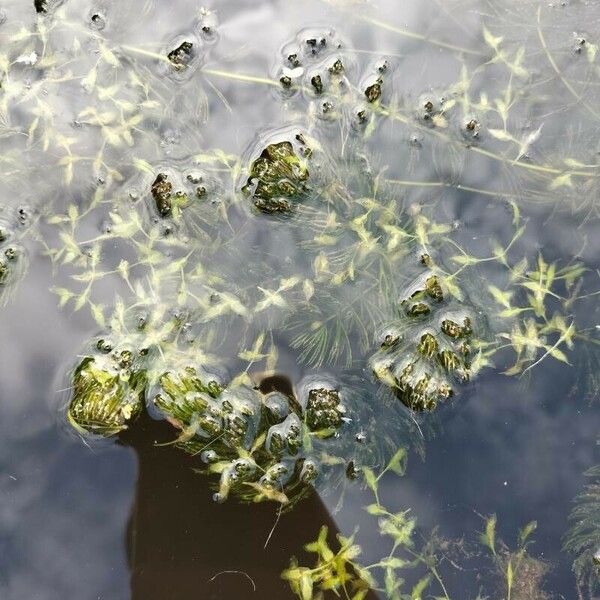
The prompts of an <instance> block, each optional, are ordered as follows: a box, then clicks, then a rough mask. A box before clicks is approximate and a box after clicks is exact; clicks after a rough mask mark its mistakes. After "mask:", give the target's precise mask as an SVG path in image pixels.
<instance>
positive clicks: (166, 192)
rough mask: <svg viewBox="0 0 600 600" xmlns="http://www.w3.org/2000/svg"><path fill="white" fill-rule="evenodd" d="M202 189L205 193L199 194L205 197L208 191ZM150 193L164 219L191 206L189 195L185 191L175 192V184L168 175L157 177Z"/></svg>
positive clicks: (163, 174) (162, 174) (161, 174)
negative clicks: (175, 211)
mask: <svg viewBox="0 0 600 600" xmlns="http://www.w3.org/2000/svg"><path fill="white" fill-rule="evenodd" d="M198 189H200V188H198ZM202 189H203V190H204V192H203V193H202V194H199V196H203V195H204V194H205V193H206V189H205V188H202ZM150 191H151V193H152V198H153V199H154V203H155V205H156V210H157V211H158V214H159V215H160V216H161V217H163V218H165V217H171V216H172V215H173V211H174V210H175V209H179V208H183V207H185V206H186V205H187V204H189V199H188V195H187V194H186V193H185V192H183V191H180V190H175V189H174V188H173V183H172V182H171V181H170V179H169V176H168V174H166V173H159V174H158V175H157V176H156V179H155V180H154V182H153V183H152V187H151V188H150Z"/></svg>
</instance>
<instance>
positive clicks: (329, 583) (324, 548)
mask: <svg viewBox="0 0 600 600" xmlns="http://www.w3.org/2000/svg"><path fill="white" fill-rule="evenodd" d="M406 458H407V452H406V450H405V449H404V448H401V449H400V450H398V451H397V452H396V454H395V455H394V456H393V457H392V459H391V461H390V462H389V463H388V465H387V466H386V467H385V468H384V469H383V470H382V471H381V472H380V473H379V475H377V476H376V475H375V473H374V472H373V471H372V470H371V469H369V468H365V469H363V473H362V474H363V478H364V481H365V483H366V485H367V487H368V488H369V489H370V491H371V492H372V494H373V499H374V502H373V503H372V504H369V505H368V506H367V507H365V510H366V511H367V512H368V513H369V514H370V515H373V517H375V518H377V521H378V529H379V533H380V535H381V536H382V538H384V540H386V541H387V542H389V545H390V548H391V549H390V552H389V554H386V555H383V556H382V557H381V558H380V559H379V560H377V561H376V562H374V563H372V564H369V565H365V564H362V563H361V562H359V560H358V557H359V556H360V554H361V547H360V545H359V544H358V543H357V541H356V539H357V538H358V537H359V536H358V534H357V532H354V534H353V535H352V536H350V537H349V538H346V537H344V536H342V535H340V534H338V545H339V550H337V552H336V551H335V548H332V547H331V546H330V545H329V543H328V536H327V528H326V527H322V528H321V530H320V532H319V535H318V537H317V539H316V540H315V541H314V542H311V543H309V544H307V545H306V546H305V549H306V550H307V551H309V552H314V553H315V554H316V555H317V556H316V564H315V566H314V567H306V566H302V565H300V564H299V563H298V561H297V560H296V559H295V558H292V559H291V561H290V566H289V568H288V569H286V570H285V571H283V573H282V577H283V579H285V580H287V581H288V582H289V584H290V587H291V589H292V591H293V592H294V593H295V594H296V596H297V597H298V598H300V599H301V600H312V599H315V600H317V599H320V598H324V597H325V595H324V594H325V593H326V592H327V591H329V590H331V591H333V592H334V593H335V594H336V595H337V596H341V597H343V598H346V599H352V600H355V599H360V598H364V597H365V596H366V595H367V593H368V591H369V590H376V591H379V592H381V593H383V594H384V597H386V598H389V599H390V600H418V599H419V598H422V597H425V595H426V594H427V595H428V597H429V596H431V597H435V598H444V599H445V600H451V598H458V597H464V596H454V595H453V593H452V591H451V588H450V587H449V584H448V583H447V579H449V575H451V572H446V571H448V569H459V570H460V571H461V572H462V573H463V574H464V573H465V572H466V571H467V569H466V568H465V567H466V565H467V564H470V563H474V562H476V561H481V560H486V561H488V562H491V569H490V573H491V577H489V578H488V580H487V582H488V584H489V590H490V591H492V592H493V593H498V594H501V597H503V598H506V599H507V600H510V599H511V598H512V599H516V598H518V599H522V600H534V599H539V600H545V599H547V598H550V596H549V595H548V594H547V593H546V592H545V591H544V589H543V587H542V585H543V579H544V576H545V574H546V572H547V571H548V566H547V565H546V564H545V563H543V562H542V561H541V560H539V559H537V558H535V557H534V556H532V555H531V554H530V553H529V546H530V545H531V544H532V540H531V536H532V534H533V533H534V531H535V530H536V527H537V524H536V523H535V522H534V521H533V522H531V523H528V524H527V525H526V526H525V527H523V528H522V529H521V530H520V532H519V535H518V539H517V545H516V548H515V549H514V550H511V549H509V547H508V546H507V545H506V544H504V543H503V542H502V541H500V540H498V539H497V535H496V524H497V519H496V516H495V515H492V516H491V517H488V518H487V519H484V531H483V533H481V535H480V536H479V538H480V539H479V544H482V545H483V546H485V548H486V549H487V552H488V553H487V556H485V555H483V554H482V552H481V546H479V545H478V546H473V545H472V544H468V543H466V542H465V540H447V539H444V538H442V537H440V535H439V533H438V532H437V531H433V532H432V533H431V536H430V537H429V538H424V539H423V540H422V541H420V542H419V541H418V540H417V539H416V538H417V536H416V528H417V522H416V518H415V517H414V516H413V515H412V514H411V510H410V509H406V510H401V511H396V512H392V511H389V510H388V509H387V508H385V506H384V505H383V504H382V503H381V499H380V490H379V482H380V481H381V478H382V477H384V476H385V474H386V473H392V472H394V473H396V475H399V476H402V475H404V474H405V472H406ZM474 571H475V573H476V574H477V578H478V580H479V581H478V586H477V587H478V588H479V593H478V595H477V598H487V597H489V596H487V595H485V591H484V588H483V585H482V584H483V583H485V582H486V580H485V579H484V578H483V577H481V573H482V572H483V569H482V568H481V566H479V567H478V568H475V569H474ZM407 578H408V579H409V581H410V580H414V581H415V583H414V584H409V583H408V582H407ZM461 593H464V589H463V591H462V592H461Z"/></svg>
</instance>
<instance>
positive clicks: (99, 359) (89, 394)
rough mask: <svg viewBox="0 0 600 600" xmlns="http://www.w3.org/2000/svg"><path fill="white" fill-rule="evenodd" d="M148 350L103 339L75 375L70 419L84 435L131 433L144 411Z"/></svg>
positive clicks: (78, 366)
mask: <svg viewBox="0 0 600 600" xmlns="http://www.w3.org/2000/svg"><path fill="white" fill-rule="evenodd" d="M146 354H147V350H144V349H140V350H138V349H136V348H131V347H129V345H128V344H124V345H123V344H121V345H116V346H115V347H114V348H113V344H112V343H111V342H110V340H107V339H99V340H98V341H97V342H96V347H95V348H94V349H93V352H91V353H90V354H89V355H87V356H85V357H84V358H83V359H82V360H81V361H80V363H79V364H78V365H77V367H76V368H75V370H74V372H73V375H72V392H71V399H70V401H69V406H68V410H67V417H68V419H69V422H70V423H71V424H72V425H73V427H74V428H75V429H76V430H77V431H78V432H80V433H82V434H86V433H91V434H96V435H100V436H105V437H106V436H111V435H115V434H117V433H119V432H120V431H122V430H124V429H127V427H129V425H130V424H131V423H132V422H133V421H134V420H135V419H136V417H137V416H138V415H139V413H140V412H141V410H142V406H143V397H144V389H145V385H146V375H145V371H144V366H143V362H144V357H145V355H146Z"/></svg>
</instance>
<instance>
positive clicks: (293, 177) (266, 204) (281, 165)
mask: <svg viewBox="0 0 600 600" xmlns="http://www.w3.org/2000/svg"><path fill="white" fill-rule="evenodd" d="M296 140H297V141H298V142H299V144H300V145H301V146H302V148H303V153H304V156H305V157H308V156H310V149H309V148H308V147H307V146H306V144H305V142H304V139H303V137H302V135H301V134H298V135H297V136H296ZM308 178H309V172H308V167H307V165H306V159H305V158H300V157H299V156H298V154H297V152H296V150H295V149H294V146H293V144H292V143H291V142H290V141H287V140H284V141H282V142H276V143H273V144H269V145H267V146H266V148H265V149H264V150H263V151H262V152H261V154H260V156H259V157H258V158H257V159H256V160H254V161H253V162H252V164H251V165H250V169H249V177H248V181H247V183H246V184H245V185H244V187H243V188H242V191H243V193H244V194H245V195H246V196H249V197H251V198H252V201H253V203H254V206H255V207H256V208H257V209H258V210H260V211H261V212H264V213H270V214H272V213H286V212H289V211H291V210H292V208H293V200H295V199H299V198H300V197H301V196H302V194H304V193H306V192H307V191H308V187H307V181H308Z"/></svg>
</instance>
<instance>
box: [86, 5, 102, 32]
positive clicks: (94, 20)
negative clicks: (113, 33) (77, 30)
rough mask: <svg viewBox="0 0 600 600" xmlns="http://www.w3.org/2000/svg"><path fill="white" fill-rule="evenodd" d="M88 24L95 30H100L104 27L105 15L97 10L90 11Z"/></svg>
mask: <svg viewBox="0 0 600 600" xmlns="http://www.w3.org/2000/svg"><path fill="white" fill-rule="evenodd" d="M89 26H90V28H91V29H95V30H96V31H102V30H103V29H104V28H105V27H106V15H105V14H104V13H102V12H101V11H99V10H95V11H92V13H91V14H90V16H89Z"/></svg>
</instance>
